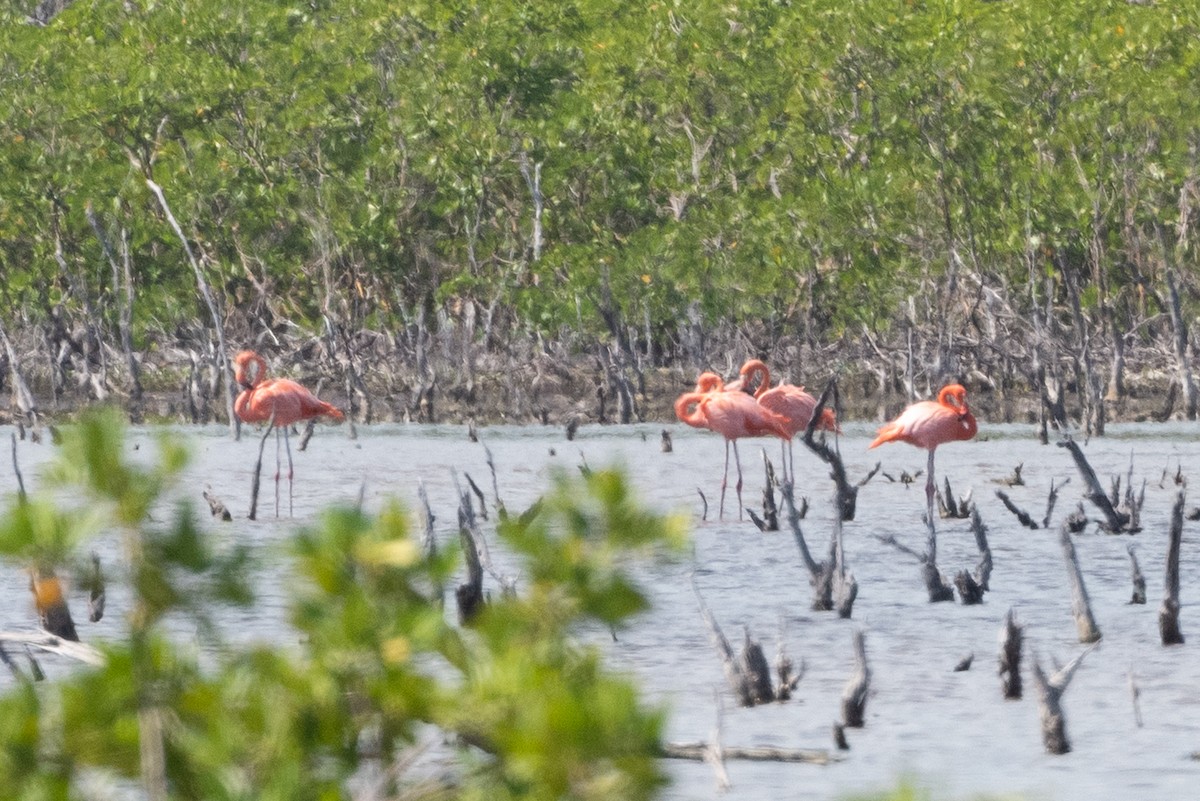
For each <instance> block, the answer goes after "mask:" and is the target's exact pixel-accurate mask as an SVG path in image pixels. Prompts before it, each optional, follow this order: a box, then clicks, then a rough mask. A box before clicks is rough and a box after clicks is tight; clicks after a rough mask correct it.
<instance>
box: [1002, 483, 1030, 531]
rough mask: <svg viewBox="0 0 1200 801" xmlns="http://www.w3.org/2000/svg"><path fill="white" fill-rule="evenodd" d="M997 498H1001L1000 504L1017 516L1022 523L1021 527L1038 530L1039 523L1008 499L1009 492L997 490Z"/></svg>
mask: <svg viewBox="0 0 1200 801" xmlns="http://www.w3.org/2000/svg"><path fill="white" fill-rule="evenodd" d="M996 497H997V498H999V499H1000V502H1001V503H1003V504H1004V508H1005V509H1007V510H1008V511H1010V512H1012V513H1013V514H1014V515H1016V518H1017V520H1018V521H1020V523H1021V525H1023V526H1025V527H1026V528H1032V529H1036V528H1038V524H1037V521H1036V520H1034V519H1033V518H1032V517H1030V516H1029V513H1028V512H1026V511H1025V510H1024V509H1022V508H1020V507H1019V506H1017V505H1016V504H1015V503H1013V502H1012V499H1011V498H1009V497H1008V493H1007V492H1005V491H1004V490H996Z"/></svg>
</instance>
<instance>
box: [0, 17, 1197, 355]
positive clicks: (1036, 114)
mask: <svg viewBox="0 0 1200 801" xmlns="http://www.w3.org/2000/svg"><path fill="white" fill-rule="evenodd" d="M26 5H30V3H29V2H27V3H26ZM29 11H30V9H28V8H24V7H18V6H17V5H16V4H12V3H9V4H7V5H6V7H5V10H4V11H3V12H0V87H2V91H0V273H2V274H3V276H4V280H3V281H0V318H2V319H3V322H5V323H8V324H12V325H18V326H19V325H21V324H29V323H39V322H41V321H44V320H46V319H49V317H50V315H51V314H52V310H55V309H59V310H60V311H59V312H58V313H59V314H61V313H62V312H63V310H65V312H66V314H67V316H68V317H69V318H70V319H76V320H78V319H81V318H83V316H84V315H86V317H87V319H91V320H97V321H100V322H102V323H103V324H104V325H106V326H109V327H110V328H112V329H114V330H115V327H116V324H117V323H116V317H117V315H118V313H119V312H118V309H119V305H120V304H119V302H118V299H119V297H120V294H121V287H120V286H119V285H120V284H121V283H122V282H123V279H122V278H121V277H120V275H119V274H118V273H119V271H116V270H115V269H114V268H113V263H120V262H122V261H123V260H124V259H126V258H127V259H128V263H129V264H130V265H131V273H132V276H133V283H134V284H135V286H136V296H137V297H136V303H135V308H134V313H133V327H134V334H135V337H137V338H139V341H140V342H141V343H142V344H143V346H144V345H145V342H146V339H147V338H151V337H154V336H158V335H160V334H161V333H162V332H172V331H174V330H175V329H177V328H178V327H181V326H186V325H190V324H191V321H193V320H197V319H207V312H206V310H205V309H204V308H203V306H202V305H201V304H200V301H199V299H198V297H197V295H196V293H195V291H194V290H195V279H194V277H193V275H192V274H191V271H190V268H189V266H188V263H187V261H186V260H185V259H184V257H183V254H182V251H181V246H180V243H179V241H178V240H177V238H176V237H175V236H174V235H173V233H172V232H171V230H170V229H169V227H168V226H167V224H166V223H165V221H164V217H163V211H162V209H161V208H160V207H159V204H158V203H156V202H155V199H154V198H153V196H152V195H151V192H150V191H149V189H148V184H147V180H153V181H154V182H155V183H156V184H157V185H159V186H161V187H162V189H163V192H164V195H165V197H166V198H167V199H168V202H169V203H170V204H171V206H172V208H173V210H174V213H175V216H176V217H177V218H178V219H179V220H180V222H181V224H182V226H183V229H184V230H185V232H186V235H187V236H188V238H189V240H190V242H191V243H192V245H194V247H195V248H196V249H197V251H198V253H199V254H200V258H201V259H202V263H203V266H204V269H205V270H206V271H207V274H208V279H209V280H210V281H211V282H212V283H213V284H214V285H215V286H216V287H217V288H218V290H219V294H220V297H221V299H222V301H223V304H224V308H225V309H226V313H227V314H228V315H229V316H230V317H232V318H236V319H239V320H246V321H249V322H250V323H252V324H254V325H255V326H266V327H274V328H277V329H278V330H281V331H282V330H284V329H283V327H284V326H285V325H286V324H289V323H294V324H299V325H300V326H302V327H307V329H308V330H321V323H322V321H321V316H322V315H326V316H328V317H331V318H333V319H334V320H335V321H336V322H339V323H344V324H346V325H347V326H349V327H350V328H351V329H352V330H357V329H359V328H362V327H373V328H377V329H379V330H392V329H394V328H396V327H397V326H399V325H403V324H406V323H408V322H410V321H411V320H413V319H415V318H417V317H418V316H419V315H420V314H421V312H422V310H425V311H433V310H440V311H442V312H443V313H444V314H445V315H448V316H449V318H450V319H453V318H454V317H455V316H456V315H458V314H459V313H460V312H461V311H462V310H463V309H464V308H467V307H469V306H471V307H473V305H477V306H479V307H481V308H487V309H489V310H491V311H492V312H493V313H494V315H493V316H494V320H495V323H496V330H495V331H493V333H496V331H498V332H499V333H501V334H503V333H505V331H507V332H508V333H509V334H512V335H516V334H524V333H529V332H543V333H546V334H549V335H551V336H555V335H558V334H561V333H562V332H564V331H567V330H574V331H580V332H581V333H583V334H586V335H588V336H605V337H607V336H612V335H614V334H615V335H617V336H621V331H622V330H623V326H624V325H627V324H632V325H634V326H637V327H639V329H640V328H641V327H643V321H645V323H644V328H645V334H646V336H647V337H648V338H649V339H650V341H649V342H647V343H644V344H645V346H646V347H647V348H650V347H653V348H654V349H655V350H656V351H657V352H663V353H670V352H672V351H673V350H674V349H677V348H678V347H679V342H678V337H679V332H678V321H679V320H681V319H685V318H686V317H687V315H688V314H689V313H690V314H692V315H693V317H694V318H696V319H699V321H700V322H701V323H705V324H709V325H711V324H714V323H715V322H716V321H721V320H729V321H733V322H734V323H737V322H738V321H747V320H753V321H757V322H759V323H760V324H766V325H767V326H768V333H773V334H774V335H778V333H779V332H780V331H782V330H785V329H786V330H789V331H800V332H801V333H802V334H804V335H806V336H807V337H808V338H809V339H810V341H813V342H830V341H834V340H836V339H837V338H839V337H845V336H848V335H852V336H857V335H858V333H859V332H861V331H864V330H865V331H868V332H871V333H872V334H876V335H882V334H886V332H887V331H888V330H889V328H890V327H891V326H892V325H893V324H894V323H896V322H897V321H905V320H907V321H908V322H910V323H914V324H922V323H928V324H930V325H933V326H934V327H936V328H937V329H938V331H939V336H940V337H941V338H942V339H946V338H947V337H949V336H951V335H953V334H955V333H963V332H967V333H970V334H976V333H977V332H976V331H975V329H973V328H972V326H973V325H979V320H978V319H977V317H976V315H977V313H978V308H979V306H980V304H987V305H988V307H989V308H990V309H992V310H994V307H995V300H994V298H995V297H1001V298H1003V299H1005V302H1006V303H1008V304H1010V305H1011V307H1012V308H1011V310H1010V311H1012V312H1014V313H1015V314H1017V315H1018V316H1019V315H1021V314H1028V313H1029V312H1030V310H1031V309H1036V308H1038V307H1039V306H1040V305H1041V304H1045V303H1050V304H1054V303H1055V302H1063V303H1065V299H1066V295H1067V293H1068V290H1069V286H1070V285H1075V287H1076V290H1077V295H1078V297H1079V299H1080V302H1081V304H1082V309H1083V311H1084V312H1085V313H1086V314H1088V315H1089V318H1088V319H1089V322H1090V324H1091V325H1093V326H1094V327H1096V328H1097V329H1098V330H1101V331H1102V332H1103V333H1104V334H1105V336H1106V337H1108V338H1114V337H1122V336H1124V335H1125V332H1131V331H1132V332H1140V333H1139V335H1142V336H1149V333H1152V332H1153V326H1151V327H1150V328H1149V329H1145V328H1139V325H1140V324H1141V323H1145V322H1146V321H1151V320H1153V319H1154V318H1155V315H1157V314H1158V313H1159V312H1160V311H1162V310H1163V297H1164V293H1165V287H1166V284H1165V276H1166V274H1167V272H1168V271H1170V270H1175V269H1177V270H1179V271H1180V272H1181V273H1182V279H1181V280H1182V282H1183V285H1184V288H1185V290H1186V291H1185V292H1184V300H1185V302H1186V303H1191V302H1192V293H1191V288H1192V286H1193V285H1194V279H1195V276H1194V268H1193V267H1192V266H1191V265H1192V262H1193V261H1194V259H1193V258H1192V254H1193V253H1194V245H1195V240H1196V236H1197V234H1196V230H1197V226H1195V225H1194V224H1193V223H1194V220H1193V217H1194V211H1193V207H1194V206H1195V203H1194V197H1195V187H1196V186H1197V182H1198V179H1200V170H1198V166H1197V165H1198V161H1197V130H1196V125H1195V120H1196V119H1197V118H1198V115H1200V110H1198V109H1197V104H1198V103H1200V91H1197V89H1198V88H1200V87H1198V85H1197V84H1198V82H1200V69H1198V68H1197V67H1198V64H1197V62H1198V59H1200V35H1197V34H1198V33H1200V25H1198V22H1200V19H1198V17H1197V7H1196V6H1195V5H1194V4H1169V3H1154V4H1149V3H1129V2H1125V1H1124V0H1103V1H1102V2H1099V3H1091V4H1088V5H1086V6H1078V7H1075V6H1071V7H1058V6H1054V5H1051V4H1046V3H1042V2H1038V1H1037V0H1010V2H1003V3H981V2H969V1H968V0H919V1H917V2H908V3H895V2H880V1H877V0H870V1H869V2H859V3H844V2H840V1H839V0H794V1H793V2H782V1H781V0H750V2H745V3H739V4H736V5H729V4H724V5H722V4H711V3H699V4H696V3H680V2H673V1H671V0H668V1H667V2H652V3H643V4H633V5H631V4H628V3H622V2H615V1H614V0H565V1H564V2H556V3H550V4H547V3H535V2H528V1H527V0H496V2H487V3H478V2H463V1H461V0H459V1H456V2H422V1H420V0H418V1H417V2H406V3H392V2H385V0H347V2H342V3H330V2H324V1H323V0H313V1H312V2H308V3H303V4H298V5H296V4H286V3H274V2H268V0H245V1H244V2H238V3H229V2H225V1H224V0H196V1H195V2H191V1H189V2H183V0H156V1H155V2H149V3H123V2H118V0H76V2H74V3H72V4H71V5H69V6H68V7H67V8H66V10H64V11H63V12H62V13H60V14H59V15H57V16H56V17H55V18H54V19H53V20H52V21H50V22H49V24H47V25H46V26H44V27H40V26H34V25H30V24H26V22H25V21H24V18H25V14H27V13H28V12H29ZM89 209H90V210H91V211H92V214H93V215H94V217H95V221H96V225H95V226H93V225H92V224H91V222H90V221H89V220H88V210H89ZM101 240H106V241H107V242H108V247H109V250H110V251H111V255H112V256H114V257H115V260H114V259H110V258H109V255H107V254H106V253H105V245H104V243H103V242H102V241H101ZM1047 279H1051V280H1050V281H1049V283H1047ZM1044 295H1045V296H1046V297H1043V296H1044ZM909 298H912V299H913V303H912V305H911V306H910V305H909V304H908V299H909ZM88 309H94V313H92V312H89V311H88ZM430 320H431V323H430V324H433V323H432V320H433V317H432V316H431V317H430ZM256 330H257V328H256ZM1148 332H1149V333H1148ZM765 341H770V340H769V337H768V339H767V340H765Z"/></svg>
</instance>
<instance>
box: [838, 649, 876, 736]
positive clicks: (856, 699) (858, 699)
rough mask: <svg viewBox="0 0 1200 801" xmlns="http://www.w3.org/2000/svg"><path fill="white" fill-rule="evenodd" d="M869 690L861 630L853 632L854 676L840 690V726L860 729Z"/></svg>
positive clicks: (869, 681) (867, 669) (867, 667)
mask: <svg viewBox="0 0 1200 801" xmlns="http://www.w3.org/2000/svg"><path fill="white" fill-rule="evenodd" d="M870 689H871V668H870V667H869V666H868V665H867V645H866V639H865V638H864V636H863V633H862V630H861V629H860V630H858V631H856V632H854V674H853V675H852V676H851V677H850V681H849V682H847V683H846V687H845V689H843V690H842V725H844V726H845V727H846V728H848V729H861V728H862V727H863V726H864V725H865V723H866V711H867V695H868V693H869V692H870Z"/></svg>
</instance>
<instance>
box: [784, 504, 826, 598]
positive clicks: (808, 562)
mask: <svg viewBox="0 0 1200 801" xmlns="http://www.w3.org/2000/svg"><path fill="white" fill-rule="evenodd" d="M780 494H781V495H782V496H783V507H784V509H785V510H786V511H787V521H788V526H789V527H790V528H791V529H792V539H794V540H795V541H796V547H797V548H799V549H800V559H801V561H802V562H804V567H805V568H806V569H807V570H808V583H809V585H810V586H811V587H812V588H813V601H812V609H813V611H814V612H828V611H829V610H831V609H833V573H834V568H835V565H834V561H835V560H832V559H831V560H830V561H828V562H818V561H817V560H816V559H814V558H813V555H812V552H811V551H809V550H808V542H807V541H806V540H805V539H804V531H803V530H802V529H801V528H800V513H799V511H797V510H796V503H795V501H794V500H793V498H792V483H791V482H790V481H789V482H787V483H785V484H784V485H783V486H782V487H780Z"/></svg>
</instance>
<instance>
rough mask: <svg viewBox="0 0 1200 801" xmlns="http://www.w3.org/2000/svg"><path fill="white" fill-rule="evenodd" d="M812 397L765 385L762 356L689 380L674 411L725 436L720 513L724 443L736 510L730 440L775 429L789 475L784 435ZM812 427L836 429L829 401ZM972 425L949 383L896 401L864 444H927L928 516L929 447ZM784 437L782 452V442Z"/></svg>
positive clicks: (798, 427) (962, 436)
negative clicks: (929, 394) (728, 376)
mask: <svg viewBox="0 0 1200 801" xmlns="http://www.w3.org/2000/svg"><path fill="white" fill-rule="evenodd" d="M751 393H752V394H751ZM816 407H817V399H816V398H814V397H813V396H812V395H811V394H809V393H808V392H805V391H804V387H798V386H794V385H792V384H778V385H776V386H774V387H772V386H771V372H770V369H769V368H768V367H767V365H766V364H765V363H763V362H762V361H760V360H758V359H751V360H749V361H747V362H746V363H745V364H743V365H742V368H741V370H739V371H738V378H737V380H735V381H731V382H729V383H728V384H726V383H725V382H724V380H723V379H722V378H721V377H720V376H718V375H717V374H715V373H711V372H704V373H701V374H700V375H699V376H698V378H697V380H696V387H695V389H693V390H692V391H691V392H685V393H683V394H682V395H680V396H679V397H678V398H677V399H676V401H675V416H676V417H678V418H679V419H680V420H681V421H682V422H684V423H686V424H688V425H690V426H693V427H694V428H704V429H707V430H709V431H713V432H715V433H718V434H720V435H721V436H723V437H724V438H725V472H724V474H723V476H722V478H721V503H720V510H719V515H720V517H722V518H723V517H724V515H725V490H726V486H727V484H728V479H729V450H730V447H731V446H732V448H733V458H734V462H735V464H736V465H737V472H738V477H737V485H736V486H737V497H738V517H739V519H740V518H741V513H742V465H741V460H740V459H739V457H738V452H737V441H738V440H739V439H744V438H747V437H770V436H774V437H778V438H779V439H780V443H781V444H780V448H781V460H782V463H783V465H784V468H785V469H784V480H785V481H794V478H795V463H794V458H793V457H792V440H793V438H794V437H795V436H796V434H798V433H800V432H802V431H805V430H806V429H807V428H808V425H809V421H810V420H811V419H812V416H813V412H814V411H815V410H816ZM815 427H816V428H817V429H818V430H821V431H830V432H833V433H835V434H838V433H841V428H840V427H839V426H838V422H837V418H836V416H835V414H834V412H833V411H832V410H831V409H822V410H821V416H820V419H819V420H818V421H817V423H816V426H815ZM977 430H978V425H977V423H976V420H975V416H974V415H973V414H972V413H971V410H970V406H969V405H968V403H967V391H966V389H965V388H964V387H962V386H961V385H959V384H949V385H947V386H945V387H943V388H942V390H941V392H939V393H938V399H937V400H936V401H919V402H917V403H914V404H912V405H910V406H908V407H907V408H905V409H904V411H902V412H901V413H900V415H899V416H897V417H896V418H895V419H894V420H892V421H891V422H889V423H886V424H885V425H883V426H882V427H880V429H879V431H878V434H877V436H876V437H875V439H874V440H873V441H872V442H871V444H870V445H868V446H867V447H868V448H877V447H879V446H880V445H883V444H884V443H887V442H907V443H909V444H910V445H915V446H916V447H918V448H924V449H925V450H926V451H928V452H929V457H928V459H929V462H928V469H927V471H926V474H927V478H926V482H925V499H926V505H927V512H928V514H929V519H930V520H932V519H933V497H934V494H935V492H936V485H935V483H934V478H933V457H934V451H935V450H936V449H937V447H938V446H939V445H943V444H945V443H947V442H955V441H961V440H968V439H971V438H973V437H974V436H975V434H976V432H977ZM784 445H786V452H784V450H783V448H784Z"/></svg>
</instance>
